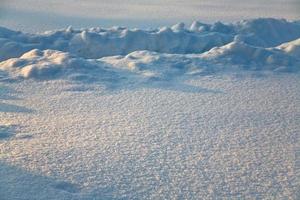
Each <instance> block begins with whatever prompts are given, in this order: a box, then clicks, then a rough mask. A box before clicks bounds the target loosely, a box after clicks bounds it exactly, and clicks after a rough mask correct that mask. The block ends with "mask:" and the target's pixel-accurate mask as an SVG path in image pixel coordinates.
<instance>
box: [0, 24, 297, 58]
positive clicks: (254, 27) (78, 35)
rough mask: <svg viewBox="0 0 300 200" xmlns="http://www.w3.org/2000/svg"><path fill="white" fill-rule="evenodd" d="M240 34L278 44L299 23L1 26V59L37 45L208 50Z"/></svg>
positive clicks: (84, 50)
mask: <svg viewBox="0 0 300 200" xmlns="http://www.w3.org/2000/svg"><path fill="white" fill-rule="evenodd" d="M237 35H239V37H240V38H243V41H244V42H245V43H247V44H250V45H253V46H259V47H274V46H278V45H280V44H282V43H284V42H289V41H291V40H295V39H297V38H299V37H300V24H299V23H296V22H288V21H286V20H278V19H268V18H266V19H254V20H244V21H240V22H237V23H234V24H223V23H221V22H217V23H214V24H204V23H201V22H194V23H193V24H192V25H191V27H190V28H185V25H184V24H183V23H179V24H176V25H174V26H172V27H171V28H168V27H162V28H159V29H154V30H139V29H132V30H130V29H127V28H122V27H113V28H110V29H102V28H90V29H81V30H73V29H72V28H71V27H69V28H67V29H65V30H57V31H48V32H45V33H42V34H26V33H22V32H16V31H12V30H8V29H6V28H0V61H3V60H6V59H9V58H14V57H19V56H21V55H22V54H23V53H25V52H27V51H29V50H32V49H40V50H46V49H53V50H58V51H64V52H69V53H72V54H74V55H76V56H79V57H84V58H100V57H104V56H114V55H127V54H129V53H131V52H134V51H140V50H148V51H155V52H159V53H174V54H186V53H203V52H205V51H208V50H210V49H211V48H213V47H218V46H223V45H225V44H228V43H230V42H232V41H233V39H234V37H235V36H237Z"/></svg>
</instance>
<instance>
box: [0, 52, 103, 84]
mask: <svg viewBox="0 0 300 200" xmlns="http://www.w3.org/2000/svg"><path fill="white" fill-rule="evenodd" d="M98 66H99V65H93V64H92V63H91V62H89V61H88V60H85V59H81V58H74V57H72V56H70V55H69V54H68V53H65V52H60V51H55V50H44V51H41V50H38V49H34V50H31V51H29V52H27V53H25V54H23V55H22V56H21V57H20V58H12V59H9V60H6V61H3V62H1V63H0V70H3V71H6V72H8V73H9V74H11V76H12V77H22V78H35V79H51V78H56V77H59V76H60V75H63V74H69V73H78V72H82V71H83V70H89V71H91V72H92V71H93V70H95V68H97V67H98Z"/></svg>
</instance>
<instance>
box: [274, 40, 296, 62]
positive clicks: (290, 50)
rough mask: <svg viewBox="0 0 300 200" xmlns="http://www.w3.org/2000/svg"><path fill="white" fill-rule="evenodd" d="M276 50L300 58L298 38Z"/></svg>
mask: <svg viewBox="0 0 300 200" xmlns="http://www.w3.org/2000/svg"><path fill="white" fill-rule="evenodd" d="M277 48H278V49H280V50H282V51H284V52H286V53H287V54H289V55H291V56H294V57H298V58H300V38H299V39H297V40H294V41H291V42H287V43H284V44H281V45H280V46H278V47H277Z"/></svg>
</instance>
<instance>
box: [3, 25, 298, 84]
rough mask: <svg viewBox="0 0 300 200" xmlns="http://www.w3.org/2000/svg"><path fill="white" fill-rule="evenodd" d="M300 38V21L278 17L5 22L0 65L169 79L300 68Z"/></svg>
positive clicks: (44, 74) (55, 73) (48, 73)
mask: <svg viewBox="0 0 300 200" xmlns="http://www.w3.org/2000/svg"><path fill="white" fill-rule="evenodd" d="M299 38H300V24H299V23H297V22H288V21H286V20H277V19H254V20H245V21H240V22H237V23H235V24H223V23H221V22H217V23H215V24H212V25H209V24H203V23H200V22H194V23H193V24H192V25H191V27H190V28H188V29H187V28H185V25H184V24H183V23H179V24H176V25H174V26H172V27H171V28H168V27H163V28H160V29H156V30H138V29H133V30H129V29H126V28H121V27H113V28H111V29H101V28H91V29H82V30H73V29H72V28H71V27H69V28H67V29H65V30H59V31H48V32H45V33H43V34H25V33H22V32H16V31H11V30H9V29H6V28H0V61H2V62H0V72H1V73H2V72H4V73H8V74H10V76H11V77H15V78H16V77H22V78H35V79H51V78H57V77H61V75H63V74H66V75H67V77H69V76H70V75H71V74H72V77H73V78H74V77H76V78H75V79H80V80H83V79H84V78H87V77H86V76H88V77H89V78H91V77H93V78H96V79H99V77H100V78H101V77H105V76H107V77H109V76H117V77H118V76H119V75H120V76H126V77H127V76H130V75H133V76H130V78H134V77H139V78H141V79H142V80H143V79H153V80H154V79H155V80H170V79H173V78H172V77H173V76H174V77H178V76H179V75H190V74H203V73H204V74H207V73H212V72H221V71H223V70H240V69H248V70H271V71H286V72H295V71H299V67H300V64H299V63H300V61H299V60H300V59H299V57H300V50H299V49H300V39H299ZM280 44H281V45H280ZM1 73H0V74H1ZM74 74H77V75H74ZM112 74H114V75H112ZM108 79H110V78H108ZM110 80H113V81H115V80H116V79H115V77H113V78H111V79H110Z"/></svg>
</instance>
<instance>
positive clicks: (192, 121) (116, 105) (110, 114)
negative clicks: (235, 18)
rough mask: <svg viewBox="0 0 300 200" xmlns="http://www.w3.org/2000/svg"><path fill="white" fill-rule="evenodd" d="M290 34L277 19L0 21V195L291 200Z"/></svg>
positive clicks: (295, 132)
mask: <svg viewBox="0 0 300 200" xmlns="http://www.w3.org/2000/svg"><path fill="white" fill-rule="evenodd" d="M299 41H300V23H299V22H288V21H286V20H278V19H254V20H245V21H240V22H237V23H234V24H223V23H221V22H217V23H215V24H212V25H210V24H203V23H201V22H194V23H193V24H192V25H191V27H190V28H185V26H184V24H182V23H179V24H176V25H174V26H172V27H170V28H168V27H163V28H160V29H156V30H137V29H134V30H129V29H126V28H122V27H113V28H111V29H101V28H91V29H82V30H73V29H72V28H71V27H69V28H67V29H65V30H57V31H48V32H45V33H41V34H27V33H22V32H16V31H12V30H8V29H6V28H0V61H1V62H0V200H2V199H3V200H20V199H21V200H23V199H24V200H28V199H47V200H48V199H55V200H60V199H61V200H62V199H70V200H74V199H78V200H92V199H93V200H94V199H97V200H98V199H298V197H299V191H298V190H299V189H298V188H299V179H298V176H299V155H300V154H299V152H300V151H299V149H300V144H299V133H300V126H299V124H300V121H299V120H300V87H299V85H300V76H299V69H300V42H299ZM283 72H288V73H283Z"/></svg>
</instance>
